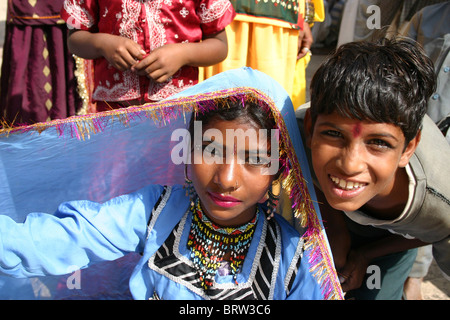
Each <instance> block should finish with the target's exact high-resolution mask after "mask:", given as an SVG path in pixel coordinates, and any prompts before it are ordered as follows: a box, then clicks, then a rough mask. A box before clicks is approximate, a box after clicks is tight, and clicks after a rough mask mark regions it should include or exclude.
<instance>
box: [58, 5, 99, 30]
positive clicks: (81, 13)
mask: <svg viewBox="0 0 450 320" xmlns="http://www.w3.org/2000/svg"><path fill="white" fill-rule="evenodd" d="M64 10H66V12H67V13H68V14H69V15H70V18H69V19H68V20H67V24H68V25H69V26H70V27H71V28H74V29H80V28H81V26H82V25H83V26H85V27H86V28H91V27H92V26H93V25H94V19H93V18H92V17H91V16H90V15H89V12H88V11H87V10H86V9H83V8H80V6H78V4H76V3H75V1H64Z"/></svg>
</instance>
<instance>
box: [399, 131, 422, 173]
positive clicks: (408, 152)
mask: <svg viewBox="0 0 450 320" xmlns="http://www.w3.org/2000/svg"><path fill="white" fill-rule="evenodd" d="M421 137H422V130H419V132H417V134H416V136H415V137H414V138H413V139H412V140H411V141H410V142H409V143H408V145H407V146H406V148H405V151H403V153H402V156H401V158H400V162H399V164H398V166H399V167H401V168H404V167H406V165H407V164H408V162H409V159H410V158H411V157H412V155H413V154H414V152H415V151H416V148H417V146H418V145H419V142H420V139H421Z"/></svg>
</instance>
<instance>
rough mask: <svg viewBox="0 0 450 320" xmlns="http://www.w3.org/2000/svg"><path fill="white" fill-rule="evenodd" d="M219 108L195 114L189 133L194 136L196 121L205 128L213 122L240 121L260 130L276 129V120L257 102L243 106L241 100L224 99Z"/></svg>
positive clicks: (250, 102)
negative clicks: (251, 123) (250, 123)
mask: <svg viewBox="0 0 450 320" xmlns="http://www.w3.org/2000/svg"><path fill="white" fill-rule="evenodd" d="M216 103H217V104H218V105H219V107H218V108H215V109H212V110H208V111H205V112H200V111H199V112H197V113H193V114H192V117H191V121H190V123H189V133H190V134H191V136H193V134H194V121H201V122H202V125H203V126H207V125H208V124H209V123H210V122H211V121H213V120H217V119H219V120H225V121H233V120H239V121H241V122H242V123H246V122H248V121H251V122H253V124H254V125H256V126H257V127H258V128H259V129H273V128H276V124H275V120H274V118H273V116H272V113H271V112H270V111H267V110H269V109H268V108H266V107H263V106H260V105H259V104H258V103H257V102H253V101H249V100H247V101H246V102H245V105H244V106H243V105H242V101H241V100H240V99H236V100H234V99H223V101H217V102H216Z"/></svg>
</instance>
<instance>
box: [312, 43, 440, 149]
mask: <svg viewBox="0 0 450 320" xmlns="http://www.w3.org/2000/svg"><path fill="white" fill-rule="evenodd" d="M435 87H436V76H435V72H434V67H433V63H432V62H431V60H430V59H429V58H428V57H427V56H426V54H425V53H424V51H423V50H422V48H421V47H420V46H419V45H418V44H417V43H416V42H415V41H413V40H411V39H406V38H402V39H386V38H384V39H380V40H378V41H376V42H351V43H347V44H344V45H342V46H340V47H339V48H337V49H336V51H335V52H334V54H332V55H331V56H330V57H329V58H328V59H327V60H326V61H325V62H324V63H323V64H322V65H321V66H320V67H319V69H318V70H317V72H316V73H315V75H314V77H313V79H312V82H311V89H310V91H311V118H312V121H313V124H314V123H315V121H316V119H317V116H318V115H319V114H330V113H333V112H337V113H338V114H339V115H341V116H344V117H349V118H355V119H359V120H366V121H373V122H380V123H391V124H394V125H396V126H398V127H400V128H401V130H402V131H403V134H404V136H405V141H406V143H408V142H409V141H411V140H412V139H413V138H414V137H415V136H416V134H417V133H418V131H419V130H420V128H421V125H422V120H423V117H424V115H425V113H426V109H427V101H428V99H429V97H430V96H431V95H432V93H433V92H434V90H435Z"/></svg>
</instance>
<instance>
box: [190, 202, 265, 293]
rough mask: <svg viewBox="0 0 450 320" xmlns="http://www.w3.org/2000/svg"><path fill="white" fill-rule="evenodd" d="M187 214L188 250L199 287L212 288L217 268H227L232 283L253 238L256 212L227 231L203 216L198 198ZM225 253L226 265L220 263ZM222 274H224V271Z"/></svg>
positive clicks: (223, 260)
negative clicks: (249, 219)
mask: <svg viewBox="0 0 450 320" xmlns="http://www.w3.org/2000/svg"><path fill="white" fill-rule="evenodd" d="M191 211H192V212H193V217H192V225H191V231H190V232H189V240H188V247H189V248H190V250H191V259H192V260H193V262H194V265H195V268H196V269H197V271H198V273H199V276H200V281H201V285H202V287H203V288H204V289H205V290H207V289H208V288H210V287H211V286H212V285H213V282H214V277H215V276H216V272H217V271H218V270H219V267H222V269H226V268H227V267H229V268H230V269H231V270H230V271H231V273H232V274H233V276H234V279H235V281H236V274H237V273H238V272H239V270H240V268H241V266H242V263H243V262H244V259H245V256H246V255H247V251H248V248H249V247H250V243H251V241H252V239H253V234H254V233H255V226H256V221H257V218H258V216H259V212H258V211H257V212H256V213H255V216H254V217H253V219H252V220H251V221H250V222H248V223H246V224H244V225H242V226H240V227H238V228H231V227H220V226H218V225H216V224H215V223H214V222H212V221H211V220H209V219H208V217H207V216H206V214H204V213H203V210H202V208H201V205H200V200H199V198H197V202H196V203H195V205H194V206H193V207H191ZM226 254H229V255H230V257H229V263H224V262H226V260H225V255H226ZM223 273H227V272H226V270H224V271H223Z"/></svg>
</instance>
